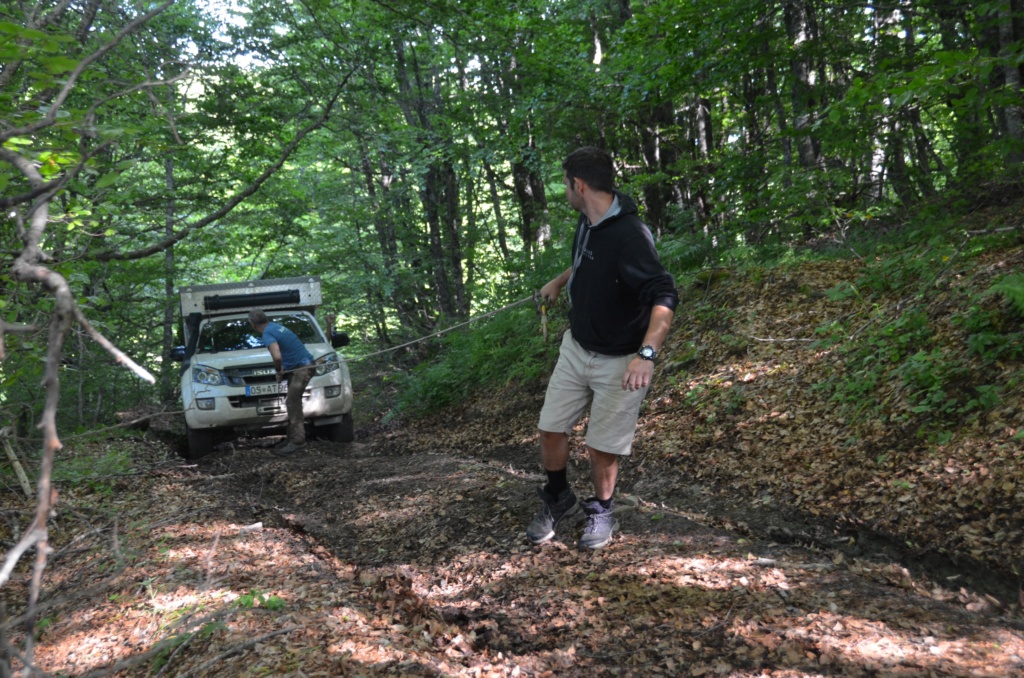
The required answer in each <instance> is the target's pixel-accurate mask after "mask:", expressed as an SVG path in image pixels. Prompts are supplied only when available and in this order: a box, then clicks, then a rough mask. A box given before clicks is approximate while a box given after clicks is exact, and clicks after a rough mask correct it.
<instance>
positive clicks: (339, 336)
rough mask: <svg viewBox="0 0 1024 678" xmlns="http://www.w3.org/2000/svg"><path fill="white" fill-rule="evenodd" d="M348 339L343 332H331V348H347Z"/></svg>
mask: <svg viewBox="0 0 1024 678" xmlns="http://www.w3.org/2000/svg"><path fill="white" fill-rule="evenodd" d="M348 344H349V338H348V335H347V334H345V333H344V332H331V346H333V347H334V348H341V347H342V346H348Z"/></svg>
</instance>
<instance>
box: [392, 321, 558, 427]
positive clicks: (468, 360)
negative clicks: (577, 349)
mask: <svg viewBox="0 0 1024 678" xmlns="http://www.w3.org/2000/svg"><path fill="white" fill-rule="evenodd" d="M555 311H556V312H555V313H552V312H551V311H550V310H549V312H548V320H549V324H548V342H547V343H545V342H544V338H543V336H542V334H541V328H540V318H539V317H537V315H536V312H535V310H534V308H533V307H532V306H529V305H525V306H520V307H518V308H515V309H511V310H509V311H506V312H503V313H499V314H498V315H496V316H494V317H493V318H491V319H490V320H487V321H481V324H478V325H474V326H473V327H472V328H471V330H466V331H461V330H460V331H456V332H453V333H451V334H448V335H446V336H445V337H443V340H442V344H443V347H444V350H443V351H442V352H441V353H440V355H439V357H438V358H437V359H436V360H434V361H433V362H427V363H422V364H420V365H419V366H417V367H416V368H415V369H413V370H412V372H410V373H408V374H406V375H403V376H402V377H400V378H399V379H400V381H401V383H400V385H399V386H400V388H399V389H398V390H399V394H400V395H399V401H398V406H399V409H401V410H402V411H403V412H407V413H409V414H412V415H421V414H425V413H427V412H430V411H432V410H436V409H441V408H444V407H449V406H451V405H454V404H456V403H458V402H460V401H461V400H463V399H465V398H466V397H468V396H469V395H471V394H472V393H473V392H475V391H477V390H478V389H481V388H487V387H489V386H503V385H506V384H510V383H516V382H519V383H522V382H530V381H535V380H538V379H540V378H542V377H543V376H544V375H545V374H547V373H548V372H550V370H551V368H552V365H553V362H554V359H555V358H556V357H557V355H558V347H557V344H556V339H557V337H558V333H559V331H560V329H561V327H562V326H564V318H563V317H562V316H561V314H559V313H557V308H556V309H555Z"/></svg>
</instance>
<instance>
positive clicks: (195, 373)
mask: <svg viewBox="0 0 1024 678" xmlns="http://www.w3.org/2000/svg"><path fill="white" fill-rule="evenodd" d="M192 381H194V382H196V383H197V384H206V385H207V386H220V385H221V384H224V383H226V382H227V379H225V378H224V375H223V374H222V373H221V371H220V370H215V369H213V368H212V367H207V366H206V365H195V366H194V367H193V368H192Z"/></svg>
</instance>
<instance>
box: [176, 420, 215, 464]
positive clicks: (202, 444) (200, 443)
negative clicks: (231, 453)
mask: <svg viewBox="0 0 1024 678" xmlns="http://www.w3.org/2000/svg"><path fill="white" fill-rule="evenodd" d="M185 433H186V434H187V435H186V438H187V441H186V442H187V445H186V447H185V450H184V454H182V455H181V456H183V457H185V459H188V460H190V461H191V460H194V459H199V458H200V457H205V456H206V455H208V454H210V453H211V452H213V446H214V443H215V442H216V441H215V440H214V437H213V431H211V430H209V429H195V428H190V427H188V426H186V427H185Z"/></svg>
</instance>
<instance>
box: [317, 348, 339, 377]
mask: <svg viewBox="0 0 1024 678" xmlns="http://www.w3.org/2000/svg"><path fill="white" fill-rule="evenodd" d="M313 365H314V366H315V367H316V376H318V377H319V376H322V375H324V374H327V373H328V372H333V371H334V370H337V369H340V368H341V361H340V360H339V359H338V354H337V353H328V354H327V355H325V356H323V357H321V358H318V359H317V360H316V362H314V363H313Z"/></svg>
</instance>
